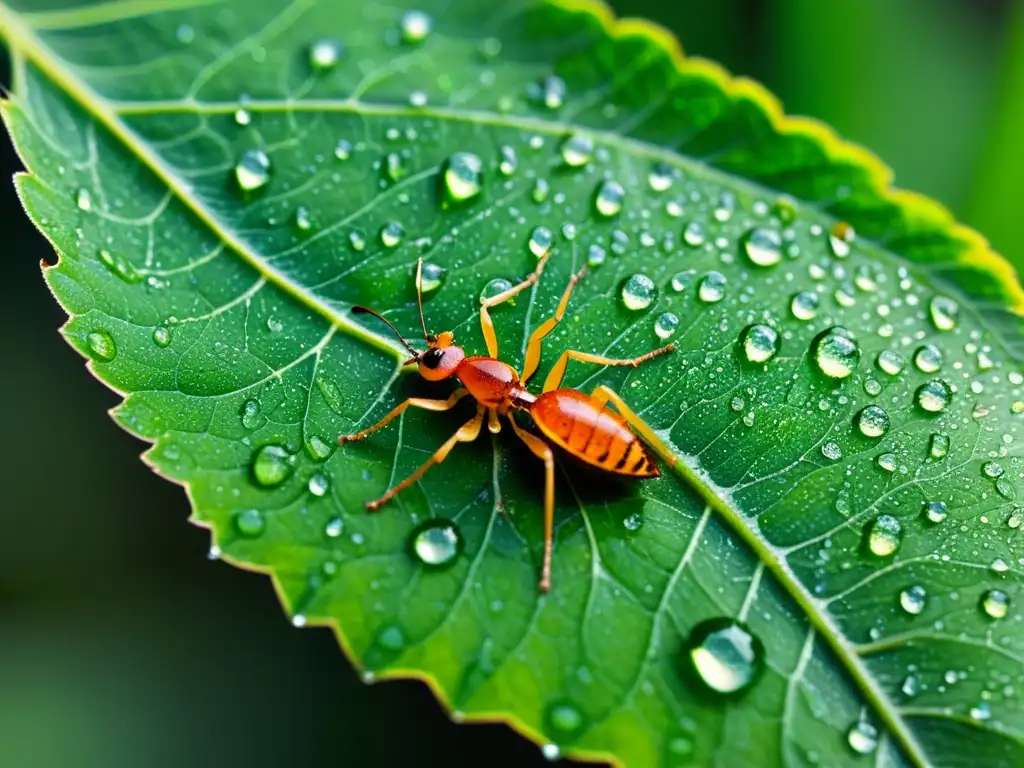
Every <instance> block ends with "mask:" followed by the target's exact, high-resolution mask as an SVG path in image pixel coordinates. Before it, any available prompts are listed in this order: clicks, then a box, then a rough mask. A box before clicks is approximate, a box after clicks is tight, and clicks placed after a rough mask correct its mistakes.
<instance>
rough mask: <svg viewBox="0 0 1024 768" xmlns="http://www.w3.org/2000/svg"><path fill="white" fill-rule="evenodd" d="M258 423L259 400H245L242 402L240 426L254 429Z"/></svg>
mask: <svg viewBox="0 0 1024 768" xmlns="http://www.w3.org/2000/svg"><path fill="white" fill-rule="evenodd" d="M259 424H260V401H259V400H246V401H245V402H244V403H243V404H242V426H243V427H245V428H246V429H256V427H258V426H259Z"/></svg>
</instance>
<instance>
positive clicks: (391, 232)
mask: <svg viewBox="0 0 1024 768" xmlns="http://www.w3.org/2000/svg"><path fill="white" fill-rule="evenodd" d="M404 237H405V227H403V226H402V225H401V224H399V223H398V222H397V221H389V222H388V223H387V224H385V225H384V226H383V227H381V228H380V242H381V245H383V246H384V247H385V248H394V247H395V246H397V245H398V244H399V243H401V242H402V239H403V238H404Z"/></svg>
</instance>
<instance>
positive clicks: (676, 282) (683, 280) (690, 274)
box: [669, 269, 697, 293]
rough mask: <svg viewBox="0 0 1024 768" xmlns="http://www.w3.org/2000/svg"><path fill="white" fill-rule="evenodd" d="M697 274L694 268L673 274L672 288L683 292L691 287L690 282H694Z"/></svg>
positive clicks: (670, 283)
mask: <svg viewBox="0 0 1024 768" xmlns="http://www.w3.org/2000/svg"><path fill="white" fill-rule="evenodd" d="M696 276H697V273H696V272H695V271H694V270H692V269H686V270H683V271H682V272H676V273H675V274H674V275H672V280H671V281H670V282H669V285H670V286H672V290H673V291H675V292H676V293H681V292H682V291H685V290H686V289H687V288H689V287H690V283H692V282H693V278H695V277H696Z"/></svg>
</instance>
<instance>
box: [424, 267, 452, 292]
mask: <svg viewBox="0 0 1024 768" xmlns="http://www.w3.org/2000/svg"><path fill="white" fill-rule="evenodd" d="M447 274H448V270H446V269H445V268H444V267H441V266H439V265H437V264H434V263H432V262H429V261H427V262H424V264H423V270H422V271H421V273H420V283H419V286H418V287H419V289H420V291H421V292H422V293H424V294H428V293H433V292H434V291H436V290H437V289H438V288H440V287H441V286H442V285H444V279H445V277H446V276H447Z"/></svg>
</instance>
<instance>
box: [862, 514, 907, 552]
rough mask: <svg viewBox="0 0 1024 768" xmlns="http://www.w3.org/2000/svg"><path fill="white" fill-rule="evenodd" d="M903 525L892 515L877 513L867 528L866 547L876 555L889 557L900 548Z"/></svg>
mask: <svg viewBox="0 0 1024 768" xmlns="http://www.w3.org/2000/svg"><path fill="white" fill-rule="evenodd" d="M902 539H903V526H902V525H900V521H899V520H897V519H896V518H895V517H893V516H892V515H879V516H878V517H876V518H875V519H874V520H873V521H872V522H871V525H870V526H869V528H868V549H870V550H871V554H873V555H875V556H877V557H889V556H891V555H893V554H895V553H896V550H897V549H899V548H900V541H901V540H902Z"/></svg>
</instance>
